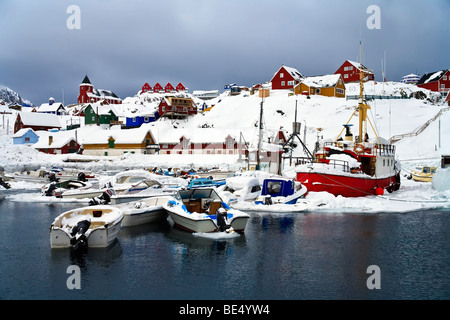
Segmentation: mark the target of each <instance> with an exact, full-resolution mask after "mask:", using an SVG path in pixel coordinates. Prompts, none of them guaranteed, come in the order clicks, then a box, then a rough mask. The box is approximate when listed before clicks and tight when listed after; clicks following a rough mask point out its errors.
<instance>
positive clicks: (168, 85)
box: [164, 82, 175, 92]
mask: <svg viewBox="0 0 450 320" xmlns="http://www.w3.org/2000/svg"><path fill="white" fill-rule="evenodd" d="M164 91H165V92H174V91H175V88H174V87H173V85H172V84H171V83H170V82H169V83H167V84H166V86H165V87H164Z"/></svg>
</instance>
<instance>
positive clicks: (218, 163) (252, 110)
mask: <svg viewBox="0 0 450 320" xmlns="http://www.w3.org/2000/svg"><path fill="white" fill-rule="evenodd" d="M381 85H383V84H382V83H377V84H376V85H374V84H370V83H369V84H368V86H367V89H366V92H367V94H372V93H371V90H372V91H374V92H381V93H383V94H386V95H389V94H391V93H392V94H394V93H395V92H399V90H400V89H401V90H404V91H406V92H407V94H408V95H409V94H410V93H411V92H415V91H416V89H417V87H415V86H405V85H404V84H397V85H395V84H393V83H389V84H384V87H383V88H382V89H380V88H381V87H380V86H381ZM371 86H372V87H371ZM348 90H351V89H348ZM383 90H384V91H383ZM288 93H289V92H288V91H283V90H275V91H271V93H270V96H269V97H267V98H264V101H263V110H264V118H263V121H264V127H265V128H266V130H268V131H270V132H272V133H273V132H276V131H278V130H280V129H281V130H285V132H286V134H287V136H289V134H290V133H291V130H292V122H293V121H294V116H295V109H296V107H297V122H300V123H301V124H302V128H301V134H300V136H301V138H302V139H304V137H305V139H304V140H305V141H304V142H305V143H306V145H307V147H308V148H309V149H310V150H312V149H313V148H314V145H315V143H316V141H317V139H318V138H319V139H322V138H323V139H332V140H334V139H336V138H337V136H338V134H339V132H340V131H341V130H342V125H343V124H345V123H347V121H348V120H349V118H350V116H351V115H352V113H353V111H354V109H355V106H356V105H357V101H356V100H346V99H343V98H328V97H323V96H311V97H310V99H308V98H307V97H306V96H291V95H289V94H288ZM426 94H428V95H429V94H430V93H429V92H427V93H426ZM144 97H145V99H144ZM144 97H138V96H136V97H130V98H126V99H125V100H124V101H126V104H125V105H126V108H127V110H131V109H132V108H131V107H130V104H136V105H137V106H138V107H139V108H142V107H146V108H145V109H146V110H150V109H152V110H153V109H154V107H155V103H156V101H157V99H156V97H154V98H155V99H153V98H152V97H151V96H150V95H148V94H146V95H145V96H144ZM261 101H262V99H261V98H259V97H258V95H257V94H255V95H251V94H250V93H249V92H243V93H241V94H240V95H236V96H230V95H228V93H223V94H221V95H220V96H219V97H218V98H216V99H213V100H209V101H207V104H208V106H212V105H214V107H213V108H212V109H211V110H210V111H208V112H205V113H203V114H198V115H196V116H193V117H191V118H189V119H188V120H177V121H167V120H158V121H157V122H154V123H151V124H148V127H149V128H150V129H151V130H152V133H153V134H154V136H155V138H156V140H157V141H160V140H162V139H164V136H165V134H166V133H168V132H172V133H173V131H174V130H177V132H178V131H179V132H180V133H182V132H183V133H186V134H190V135H191V136H197V137H198V136H200V137H201V136H202V134H204V132H205V131H202V129H203V128H204V127H213V128H215V129H218V130H223V131H225V132H228V133H229V134H232V135H234V136H239V133H241V132H242V133H244V134H245V135H246V136H245V139H246V140H247V141H249V142H250V143H254V141H255V138H256V137H257V132H258V121H259V115H260V106H261ZM146 104H148V105H146ZM150 104H151V105H150ZM369 104H370V105H371V109H370V110H369V117H370V119H371V122H372V123H373V125H374V127H376V128H377V130H378V133H379V135H380V136H381V137H383V138H386V139H388V138H390V137H392V136H394V135H398V134H407V133H411V132H415V131H416V130H417V129H418V128H420V127H421V126H422V125H423V124H424V123H426V122H427V121H428V120H429V119H432V118H433V117H434V116H435V115H436V114H437V113H438V112H439V111H440V110H441V109H442V108H444V107H446V106H443V105H438V104H433V103H431V102H430V101H428V100H418V99H394V100H374V101H371V102H369ZM15 117H16V115H15V114H12V115H8V114H5V115H3V114H0V152H1V157H0V168H3V169H4V170H5V171H6V172H14V171H21V170H25V169H26V170H32V169H38V168H40V167H47V168H48V167H50V166H59V167H65V166H70V167H72V168H73V167H75V168H77V169H81V170H88V171H93V172H104V171H105V170H116V171H120V170H125V169H138V168H139V169H140V168H152V167H164V168H167V167H178V168H186V169H187V168H192V167H194V168H200V167H202V168H213V167H215V168H222V169H224V170H237V169H239V168H240V167H241V166H242V164H241V163H237V159H238V156H237V155H198V154H194V155H187V154H186V155H137V154H126V155H123V156H117V157H96V158H95V160H96V161H92V162H87V163H81V162H77V163H70V165H69V164H68V163H66V162H64V160H65V159H67V155H47V154H44V153H40V152H38V151H36V150H35V149H33V148H32V147H29V146H17V145H13V144H12V137H11V136H12V127H13V123H14V121H15ZM357 121H358V119H357V116H354V117H353V118H352V119H351V120H350V123H351V124H353V125H354V128H357ZM305 126H306V131H305ZM8 128H9V131H8V130H7V129H8ZM319 128H320V129H319ZM318 129H319V130H318ZM79 130H81V131H82V130H92V128H87V127H82V128H80V129H79ZM99 130H100V129H99ZM354 130H355V131H356V129H354ZM355 133H356V132H355ZM80 135H82V133H80ZM369 135H370V131H369ZM180 136H181V135H180ZM449 137H450V112H448V111H447V112H444V113H443V114H442V116H441V117H440V118H439V119H437V120H435V121H433V122H431V123H430V125H429V126H428V127H427V128H426V129H425V130H424V131H423V132H422V133H420V134H419V135H417V136H411V137H405V138H403V139H401V140H400V141H398V142H396V143H395V146H396V151H397V157H398V159H399V160H400V162H401V164H402V171H403V173H405V174H406V173H408V172H409V170H411V169H414V168H415V167H416V166H417V165H421V164H427V165H435V166H439V162H440V157H441V155H445V154H446V155H450V141H449ZM295 154H296V155H302V149H301V148H297V150H296V152H295ZM91 158H94V157H91ZM284 169H285V170H288V169H290V168H284ZM13 184H14V185H13V188H15V189H17V188H20V189H24V190H25V189H27V188H29V186H27V185H23V184H19V182H13ZM0 192H3V190H0ZM29 198H30V197H29ZM449 199H450V194H449V192H448V190H446V188H445V185H444V187H443V188H442V187H441V188H440V189H439V191H438V190H435V189H433V188H432V184H431V183H418V182H414V181H412V180H407V179H406V178H403V179H402V187H401V189H400V190H399V191H398V192H395V193H393V194H385V195H384V196H382V197H375V196H373V197H365V198H364V199H345V198H342V197H333V196H330V195H329V194H326V195H323V194H313V193H311V194H310V195H309V196H308V198H307V200H308V201H307V202H305V203H299V204H297V205H295V206H294V207H287V208H275V207H274V206H271V210H276V211H279V212H283V211H285V210H293V209H294V210H296V211H304V210H307V211H311V210H321V211H324V210H337V211H350V212H380V211H393V212H403V211H411V210H420V209H422V208H429V207H448V203H449V201H450V200H449ZM34 201H37V199H34ZM244 207H245V205H244Z"/></svg>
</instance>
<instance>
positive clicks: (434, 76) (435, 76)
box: [417, 69, 449, 84]
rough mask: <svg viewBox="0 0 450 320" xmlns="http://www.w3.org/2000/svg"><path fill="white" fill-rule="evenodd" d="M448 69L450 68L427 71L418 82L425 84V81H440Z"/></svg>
mask: <svg viewBox="0 0 450 320" xmlns="http://www.w3.org/2000/svg"><path fill="white" fill-rule="evenodd" d="M448 70H449V69H445V70H440V71H435V72H430V73H426V74H424V75H423V76H422V78H420V80H419V82H417V84H425V83H430V82H434V81H439V80H441V78H442V77H443V76H444V74H445V73H446V72H447V71H448Z"/></svg>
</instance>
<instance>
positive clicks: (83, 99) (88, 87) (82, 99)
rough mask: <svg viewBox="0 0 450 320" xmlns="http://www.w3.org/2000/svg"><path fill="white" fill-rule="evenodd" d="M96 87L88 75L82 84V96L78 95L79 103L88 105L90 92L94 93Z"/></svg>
mask: <svg viewBox="0 0 450 320" xmlns="http://www.w3.org/2000/svg"><path fill="white" fill-rule="evenodd" d="M93 91H94V86H93V85H92V84H91V81H90V80H89V78H88V76H87V75H86V76H85V77H84V79H83V82H81V84H80V94H79V95H78V103H88V102H89V96H88V92H91V93H92V92H93Z"/></svg>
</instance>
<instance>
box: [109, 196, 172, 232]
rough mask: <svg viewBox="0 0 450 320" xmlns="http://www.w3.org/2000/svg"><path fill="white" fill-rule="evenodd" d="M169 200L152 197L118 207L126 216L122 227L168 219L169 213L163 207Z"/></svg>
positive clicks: (164, 197)
mask: <svg viewBox="0 0 450 320" xmlns="http://www.w3.org/2000/svg"><path fill="white" fill-rule="evenodd" d="M169 199H170V197H168V196H163V197H151V198H145V199H141V200H139V201H134V202H130V203H125V204H123V205H121V206H118V207H119V208H120V209H121V210H122V212H123V214H124V217H123V221H122V227H132V226H137V225H141V224H147V223H152V222H157V221H161V220H163V219H166V218H167V211H166V209H164V207H163V206H164V204H166V203H167V201H169Z"/></svg>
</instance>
